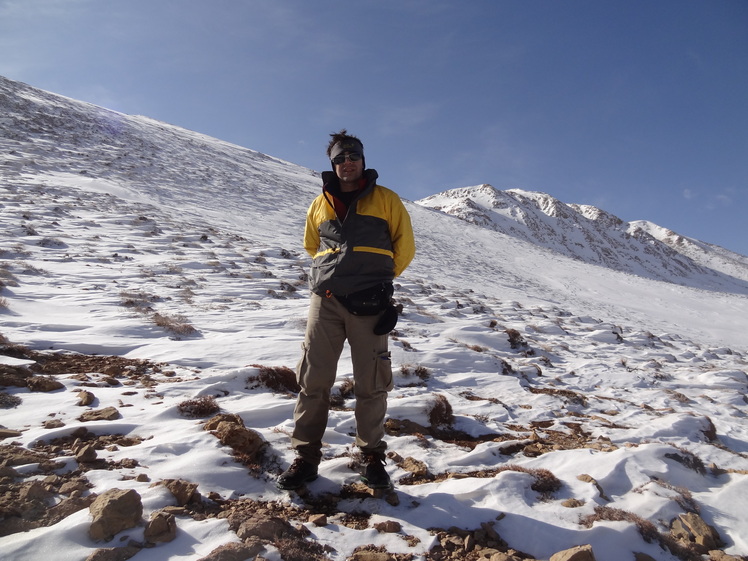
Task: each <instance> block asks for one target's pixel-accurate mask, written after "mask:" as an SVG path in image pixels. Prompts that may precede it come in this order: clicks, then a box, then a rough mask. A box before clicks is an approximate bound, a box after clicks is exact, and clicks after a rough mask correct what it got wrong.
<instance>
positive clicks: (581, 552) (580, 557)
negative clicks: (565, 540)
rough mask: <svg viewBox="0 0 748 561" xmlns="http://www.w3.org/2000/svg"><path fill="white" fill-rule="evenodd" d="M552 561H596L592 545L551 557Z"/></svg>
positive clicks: (568, 550) (560, 552) (567, 550)
mask: <svg viewBox="0 0 748 561" xmlns="http://www.w3.org/2000/svg"><path fill="white" fill-rule="evenodd" d="M551 561H595V554H594V553H593V552H592V546H591V545H580V546H577V547H572V548H571V549H565V550H564V551H559V552H558V553H554V554H553V555H551Z"/></svg>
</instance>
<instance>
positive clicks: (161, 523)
mask: <svg viewBox="0 0 748 561" xmlns="http://www.w3.org/2000/svg"><path fill="white" fill-rule="evenodd" d="M144 537H145V539H146V541H147V542H150V543H159V542H170V541H172V540H173V539H174V538H176V537H177V519H176V518H175V516H174V515H173V514H170V513H167V512H154V513H153V514H152V515H151V519H150V520H149V521H148V523H147V524H146V525H145V534H144Z"/></svg>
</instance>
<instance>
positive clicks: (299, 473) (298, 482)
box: [278, 458, 317, 491]
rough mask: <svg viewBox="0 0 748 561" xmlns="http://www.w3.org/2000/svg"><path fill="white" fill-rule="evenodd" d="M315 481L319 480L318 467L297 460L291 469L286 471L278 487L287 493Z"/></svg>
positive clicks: (281, 476)
mask: <svg viewBox="0 0 748 561" xmlns="http://www.w3.org/2000/svg"><path fill="white" fill-rule="evenodd" d="M315 479H317V466H315V465H314V464H310V463H309V462H307V461H306V460H302V459H301V458H296V459H295V460H294V461H293V463H292V464H291V467H290V468H288V469H287V470H286V471H284V472H283V473H282V474H281V475H280V477H279V478H278V487H279V488H280V489H284V490H286V491H291V490H293V489H298V488H299V487H301V486H302V485H304V483H306V482H308V481H314V480H315Z"/></svg>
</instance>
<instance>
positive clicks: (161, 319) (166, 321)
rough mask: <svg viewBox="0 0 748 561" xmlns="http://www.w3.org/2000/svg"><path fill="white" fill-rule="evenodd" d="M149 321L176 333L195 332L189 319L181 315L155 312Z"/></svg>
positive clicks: (190, 333) (188, 333) (186, 333)
mask: <svg viewBox="0 0 748 561" xmlns="http://www.w3.org/2000/svg"><path fill="white" fill-rule="evenodd" d="M151 321H153V323H155V324H156V325H158V326H159V327H162V328H164V329H166V330H168V331H171V332H172V333H174V334H176V335H192V334H193V333H196V332H197V329H195V328H194V327H193V325H192V324H191V323H190V321H189V320H188V319H187V318H186V317H184V316H182V315H179V314H177V315H173V316H169V315H166V314H159V313H155V314H153V316H152V317H151Z"/></svg>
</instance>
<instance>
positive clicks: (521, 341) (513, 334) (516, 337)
mask: <svg viewBox="0 0 748 561" xmlns="http://www.w3.org/2000/svg"><path fill="white" fill-rule="evenodd" d="M505 333H506V334H507V335H508V336H509V346H510V347H512V348H513V349H524V348H527V342H526V341H525V338H524V337H522V334H521V333H520V332H519V331H517V330H516V329H512V328H509V329H507V330H506V332H505Z"/></svg>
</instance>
